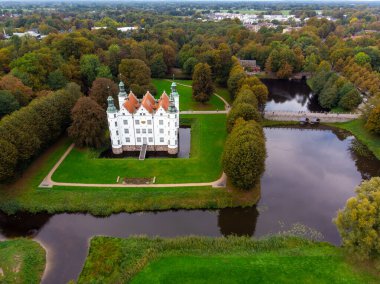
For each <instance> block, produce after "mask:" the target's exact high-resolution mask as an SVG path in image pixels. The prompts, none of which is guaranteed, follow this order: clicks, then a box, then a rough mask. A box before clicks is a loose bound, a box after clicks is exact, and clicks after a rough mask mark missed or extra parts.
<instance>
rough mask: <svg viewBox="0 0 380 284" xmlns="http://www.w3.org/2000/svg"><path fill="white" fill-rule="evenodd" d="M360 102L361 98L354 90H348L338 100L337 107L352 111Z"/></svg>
mask: <svg viewBox="0 0 380 284" xmlns="http://www.w3.org/2000/svg"><path fill="white" fill-rule="evenodd" d="M361 102H362V97H361V96H360V94H359V92H358V91H357V90H356V89H352V90H350V91H349V92H348V93H346V94H345V95H344V96H343V97H342V98H341V99H340V100H339V103H338V105H339V106H340V107H341V108H344V109H346V110H354V109H355V108H357V107H358V106H359V105H360V103H361Z"/></svg>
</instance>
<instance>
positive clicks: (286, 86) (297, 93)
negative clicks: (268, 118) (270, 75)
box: [261, 79, 325, 112]
mask: <svg viewBox="0 0 380 284" xmlns="http://www.w3.org/2000/svg"><path fill="white" fill-rule="evenodd" d="M261 81H262V82H263V83H264V84H265V85H266V86H267V87H268V90H269V97H268V102H267V105H266V107H265V109H266V110H268V111H280V110H281V111H314V112H321V111H325V109H323V108H322V107H321V106H320V105H319V103H318V97H317V96H315V95H314V94H313V92H312V91H311V89H310V88H309V86H308V85H307V84H306V81H305V80H301V81H289V80H274V79H261Z"/></svg>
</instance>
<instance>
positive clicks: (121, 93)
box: [119, 81, 127, 97]
mask: <svg viewBox="0 0 380 284" xmlns="http://www.w3.org/2000/svg"><path fill="white" fill-rule="evenodd" d="M126 95H127V93H126V92H125V87H124V83H123V81H120V83H119V97H125V96H126Z"/></svg>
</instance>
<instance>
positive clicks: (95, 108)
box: [68, 97, 107, 148]
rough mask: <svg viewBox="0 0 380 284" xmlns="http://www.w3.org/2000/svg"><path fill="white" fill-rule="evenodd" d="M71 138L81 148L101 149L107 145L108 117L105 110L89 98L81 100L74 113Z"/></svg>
mask: <svg viewBox="0 0 380 284" xmlns="http://www.w3.org/2000/svg"><path fill="white" fill-rule="evenodd" d="M71 117H72V121H73V122H72V124H71V126H70V127H69V129H68V133H69V136H70V137H71V138H72V139H73V141H74V142H75V144H76V145H77V146H79V147H84V146H87V147H94V148H100V147H102V146H104V145H105V142H106V136H105V131H106V129H107V117H106V113H105V111H104V109H102V107H101V106H99V105H98V104H97V103H96V102H95V101H94V100H92V99H91V98H89V97H82V98H80V99H79V100H78V101H77V103H76V104H75V106H74V108H73V110H72V113H71Z"/></svg>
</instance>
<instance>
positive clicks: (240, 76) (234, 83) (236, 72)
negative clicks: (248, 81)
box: [227, 62, 247, 99]
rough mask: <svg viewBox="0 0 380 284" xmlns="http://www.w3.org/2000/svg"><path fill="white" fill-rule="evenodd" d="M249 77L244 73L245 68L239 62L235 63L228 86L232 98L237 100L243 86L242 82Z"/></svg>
mask: <svg viewBox="0 0 380 284" xmlns="http://www.w3.org/2000/svg"><path fill="white" fill-rule="evenodd" d="M246 77H247V75H246V74H245V72H244V69H243V67H241V66H240V64H239V62H235V64H234V65H233V67H232V68H231V71H230V75H229V77H228V81H227V86H228V91H229V92H230V96H231V98H233V99H234V98H235V96H236V94H237V92H238V90H239V88H240V87H241V86H242V84H243V83H242V81H243V80H244V79H245V78H246Z"/></svg>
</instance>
